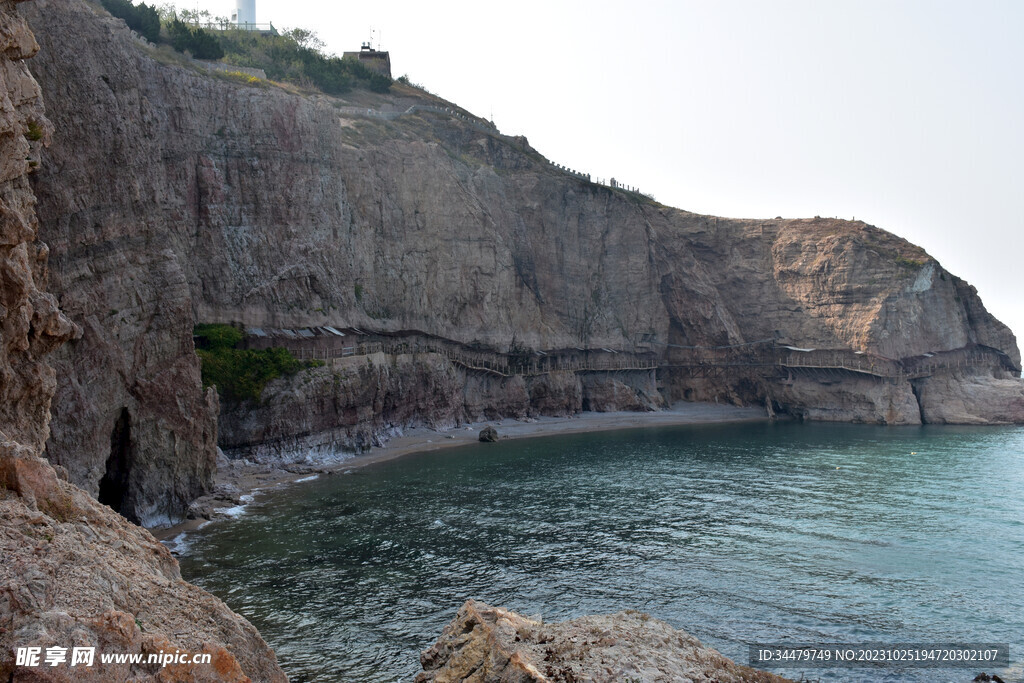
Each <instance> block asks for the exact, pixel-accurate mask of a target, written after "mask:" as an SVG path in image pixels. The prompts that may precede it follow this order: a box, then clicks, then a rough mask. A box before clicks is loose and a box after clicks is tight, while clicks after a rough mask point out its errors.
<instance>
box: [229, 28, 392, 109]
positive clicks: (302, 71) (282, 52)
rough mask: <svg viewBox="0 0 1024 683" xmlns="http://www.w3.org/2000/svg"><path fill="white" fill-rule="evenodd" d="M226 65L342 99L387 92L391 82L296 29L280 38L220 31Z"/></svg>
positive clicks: (278, 36)
mask: <svg viewBox="0 0 1024 683" xmlns="http://www.w3.org/2000/svg"><path fill="white" fill-rule="evenodd" d="M217 38H218V39H219V40H220V45H221V47H222V48H223V49H224V53H225V57H224V61H225V62H228V63H230V64H236V65H238V66H246V67H250V68H254V69H263V71H265V72H266V74H267V78H269V79H271V80H275V81H286V82H289V83H295V84H296V85H303V86H312V87H315V88H317V89H318V90H320V91H322V92H325V93H327V94H328V95H341V94H344V93H346V92H349V91H350V90H352V89H353V88H355V87H363V88H367V89H368V90H372V91H373V92H387V91H388V89H389V88H391V79H390V78H388V77H387V76H385V75H383V74H379V73H377V72H375V71H372V70H370V69H368V68H366V66H365V65H364V64H362V63H361V62H360V61H359V60H358V59H342V58H340V57H336V56H334V55H328V54H325V53H323V52H322V51H321V49H322V47H323V42H322V41H320V39H319V38H317V37H316V34H315V33H313V32H311V31H306V30H304V29H293V30H291V31H288V32H287V33H284V34H281V35H272V34H268V33H262V32H259V31H235V30H230V29H229V30H226V31H218V32H217Z"/></svg>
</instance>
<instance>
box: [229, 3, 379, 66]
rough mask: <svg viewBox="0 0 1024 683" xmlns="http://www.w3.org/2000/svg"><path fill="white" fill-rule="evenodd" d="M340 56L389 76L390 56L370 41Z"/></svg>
mask: <svg viewBox="0 0 1024 683" xmlns="http://www.w3.org/2000/svg"><path fill="white" fill-rule="evenodd" d="M239 2H241V0H239ZM342 58H343V59H348V58H352V59H358V60H359V62H360V63H361V64H362V65H363V66H365V67H366V68H367V69H370V70H371V71H376V72H377V73H381V74H384V75H385V76H387V77H388V78H391V56H390V55H389V54H388V53H387V52H382V51H380V50H374V49H373V46H372V45H371V44H370V43H363V47H362V48H361V49H360V50H359V52H346V53H345V54H344V55H342Z"/></svg>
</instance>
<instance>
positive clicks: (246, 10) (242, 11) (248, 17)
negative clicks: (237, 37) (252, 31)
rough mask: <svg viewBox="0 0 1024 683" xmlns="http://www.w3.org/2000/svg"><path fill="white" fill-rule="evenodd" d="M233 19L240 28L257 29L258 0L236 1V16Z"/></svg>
mask: <svg viewBox="0 0 1024 683" xmlns="http://www.w3.org/2000/svg"><path fill="white" fill-rule="evenodd" d="M231 18H232V19H234V20H235V25H237V26H238V27H239V28H247V27H248V28H255V24H256V0H235V14H234V16H232V17H231ZM247 25H248V26H247Z"/></svg>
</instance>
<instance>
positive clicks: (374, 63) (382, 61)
mask: <svg viewBox="0 0 1024 683" xmlns="http://www.w3.org/2000/svg"><path fill="white" fill-rule="evenodd" d="M343 57H345V58H348V57H351V58H352V59H358V60H359V61H360V62H361V63H362V64H363V65H364V66H366V68H368V69H371V70H373V71H376V72H377V73H382V74H384V75H385V76H387V77H388V78H391V57H390V55H389V54H388V53H387V52H381V51H380V50H374V49H373V47H372V46H371V45H370V43H363V47H362V48H361V49H360V50H359V52H346V53H345V54H344V55H343Z"/></svg>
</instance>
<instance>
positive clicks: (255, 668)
mask: <svg viewBox="0 0 1024 683" xmlns="http://www.w3.org/2000/svg"><path fill="white" fill-rule="evenodd" d="M36 49H37V45H36V43H35V40H34V38H33V36H32V33H31V32H30V31H29V30H28V27H27V25H26V24H25V22H24V20H23V19H22V18H21V17H20V16H19V15H18V14H17V13H16V11H15V8H14V2H12V1H11V0H0V680H4V681H8V680H9V681H29V680H31V681H54V682H62V683H63V682H67V683H70V682H72V681H74V682H76V683H77V682H79V681H86V682H88V681H113V680H117V681H127V680H132V681H162V682H165V683H170V682H172V681H231V682H234V683H243V682H244V681H252V680H258V681H274V682H283V681H285V680H286V679H285V676H284V674H283V673H282V672H281V670H280V668H279V667H278V666H277V661H276V658H275V656H274V653H273V652H272V651H271V650H270V649H269V648H268V647H267V645H266V643H265V642H263V639H262V638H261V637H260V636H259V634H258V633H257V632H256V630H255V629H254V628H253V627H252V625H251V624H249V622H247V621H246V620H245V619H243V618H241V617H239V616H238V615H236V614H234V613H232V612H231V611H230V610H229V609H228V608H227V606H226V605H224V603H222V602H221V601H220V600H218V599H217V598H215V597H213V596H212V595H210V594H208V593H206V592H205V591H202V590H200V589H198V588H196V587H194V586H191V585H189V584H187V583H185V582H184V581H183V580H182V579H181V576H180V574H179V572H178V564H177V562H176V561H175V560H174V558H173V557H172V556H171V554H170V553H169V552H168V551H167V549H166V548H164V547H163V546H162V545H161V544H160V543H158V542H157V541H156V540H155V539H154V538H153V537H152V535H150V534H149V532H147V531H145V530H143V529H141V528H139V527H137V526H135V525H133V524H131V523H130V522H128V521H127V520H126V519H125V518H124V517H122V516H121V515H118V514H117V513H115V512H114V511H113V510H111V509H110V508H109V507H107V506H105V505H100V504H99V503H97V502H96V500H94V499H93V498H92V497H91V496H90V495H88V494H87V493H86V492H85V491H83V490H82V489H79V488H77V487H76V486H74V485H72V484H70V483H68V482H67V481H65V479H66V477H67V472H66V470H64V468H62V467H60V466H56V467H54V466H51V465H50V463H48V462H47V461H46V460H45V459H43V458H42V457H41V454H42V452H43V445H44V443H45V442H46V438H47V432H48V426H49V422H50V413H49V408H50V402H51V398H52V396H53V394H54V391H55V385H56V377H55V373H54V370H53V369H52V368H50V367H48V366H47V365H46V363H45V361H44V357H45V356H46V354H47V353H49V352H51V351H53V350H54V349H55V348H56V347H57V346H58V345H60V344H61V343H62V342H65V341H67V340H69V339H71V338H73V337H75V336H76V335H77V334H78V333H80V330H78V329H77V328H76V327H75V325H73V324H72V323H71V322H69V321H68V320H67V319H66V318H65V317H64V316H63V315H62V314H61V312H60V311H59V309H58V307H57V305H56V301H55V300H54V298H53V297H52V296H51V295H49V294H47V293H45V292H44V291H42V290H41V288H40V286H39V285H40V283H41V282H42V281H44V280H45V271H46V256H47V250H46V247H45V245H43V244H41V243H39V242H36V241H35V238H36V232H37V227H38V223H37V218H36V215H35V212H34V205H35V198H34V196H33V194H32V191H31V188H30V186H29V184H28V180H27V178H26V175H27V173H28V172H29V171H31V170H32V169H34V168H35V167H36V166H37V165H38V159H39V148H40V146H41V145H43V144H45V143H46V142H47V140H48V139H49V137H50V135H51V134H52V132H53V127H52V126H51V124H50V122H49V121H48V120H47V119H46V117H45V116H44V111H43V106H42V101H41V99H40V97H39V94H40V93H39V87H38V85H37V84H36V82H35V81H34V80H33V78H32V76H31V74H30V73H29V72H28V69H27V68H26V65H25V60H26V59H27V58H29V57H31V56H32V55H33V54H35V51H36ZM24 647H38V648H41V650H42V652H41V653H40V660H42V657H43V653H45V652H46V650H47V648H52V647H57V648H65V649H64V650H63V654H64V656H65V661H64V662H63V663H61V664H58V665H56V666H50V665H48V664H45V663H43V662H42V661H41V663H40V664H41V665H38V666H32V665H31V664H30V663H27V662H26V663H24V664H21V665H19V664H18V660H17V656H16V652H17V649H18V648H24ZM74 647H93V648H97V650H98V652H99V653H102V654H112V653H119V654H125V655H142V656H143V657H144V658H145V657H147V656H148V655H150V654H162V653H175V652H179V651H180V652H188V653H190V654H207V655H209V658H210V663H203V664H191V663H189V664H180V663H175V664H169V665H168V666H161V665H160V664H148V663H143V664H129V663H122V664H102V663H100V660H99V656H100V655H99V654H95V655H94V656H95V661H94V664H93V665H92V666H87V665H84V664H81V665H79V666H76V667H74V668H72V667H71V666H70V653H71V651H72V648H74Z"/></svg>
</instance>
